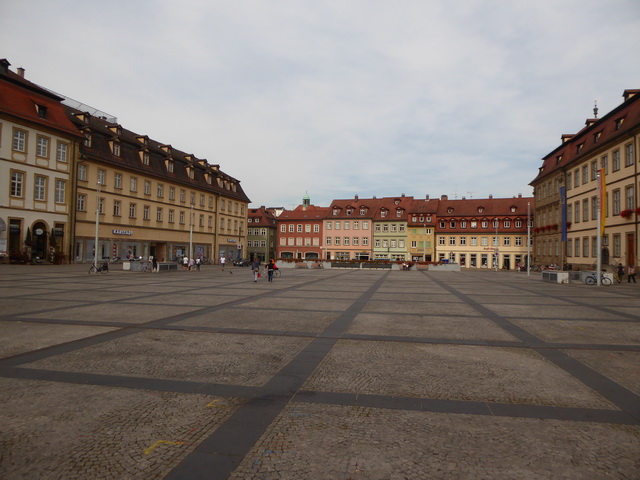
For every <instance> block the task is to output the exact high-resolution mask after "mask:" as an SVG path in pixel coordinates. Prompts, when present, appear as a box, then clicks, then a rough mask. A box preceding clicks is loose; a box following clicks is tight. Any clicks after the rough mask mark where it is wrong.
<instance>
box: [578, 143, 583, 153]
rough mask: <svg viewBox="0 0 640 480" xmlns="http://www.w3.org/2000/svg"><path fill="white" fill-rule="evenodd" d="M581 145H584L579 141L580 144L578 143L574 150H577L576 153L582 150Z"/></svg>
mask: <svg viewBox="0 0 640 480" xmlns="http://www.w3.org/2000/svg"><path fill="white" fill-rule="evenodd" d="M582 147H584V143H581V144H579V145H578V146H577V147H576V152H577V153H580V152H582Z"/></svg>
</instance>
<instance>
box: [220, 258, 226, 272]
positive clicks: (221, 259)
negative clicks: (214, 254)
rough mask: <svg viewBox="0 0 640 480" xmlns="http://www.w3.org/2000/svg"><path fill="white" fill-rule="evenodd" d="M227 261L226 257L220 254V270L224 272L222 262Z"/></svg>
mask: <svg viewBox="0 0 640 480" xmlns="http://www.w3.org/2000/svg"><path fill="white" fill-rule="evenodd" d="M225 263H227V259H226V258H224V255H221V256H220V265H222V271H223V272H224V264H225Z"/></svg>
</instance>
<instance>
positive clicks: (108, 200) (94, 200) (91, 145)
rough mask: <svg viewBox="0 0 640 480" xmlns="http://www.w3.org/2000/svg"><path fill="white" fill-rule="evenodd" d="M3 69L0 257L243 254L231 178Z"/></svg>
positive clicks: (242, 199)
mask: <svg viewBox="0 0 640 480" xmlns="http://www.w3.org/2000/svg"><path fill="white" fill-rule="evenodd" d="M9 65H10V64H9V62H8V61H7V60H6V59H2V60H0V179H1V181H2V182H3V183H4V187H3V188H1V189H0V256H2V257H4V258H6V257H13V258H15V259H16V260H22V261H24V259H25V256H28V257H31V258H33V257H40V258H43V259H44V258H46V259H55V260H57V261H68V262H89V261H92V259H93V258H94V255H96V253H97V257H98V258H99V259H111V258H123V259H124V258H126V257H135V258H140V257H142V258H147V257H148V256H150V255H152V256H155V257H156V258H158V259H160V260H161V261H162V260H171V259H174V258H177V257H180V256H183V255H189V254H190V255H192V256H193V257H203V258H204V257H207V258H218V257H219V256H221V255H224V256H226V257H229V258H232V259H235V258H239V257H242V256H243V255H244V253H245V252H244V248H245V245H246V223H245V222H246V218H247V209H248V204H249V199H248V197H247V196H246V194H245V193H244V191H243V189H242V187H241V186H240V182H239V181H238V180H237V179H235V178H232V177H231V176H229V175H227V174H225V173H224V172H222V171H221V170H220V167H219V166H218V165H211V164H209V163H208V162H207V161H206V160H204V159H199V158H196V157H195V156H194V155H192V154H187V153H185V152H182V151H180V150H177V149H175V148H173V147H172V146H171V145H168V144H163V143H161V142H157V141H154V140H152V139H150V138H149V137H148V136H146V135H140V134H137V133H134V132H132V131H129V130H126V129H124V128H123V127H122V126H121V125H119V124H118V123H117V120H116V119H115V118H113V117H109V116H108V115H106V114H104V113H102V112H96V111H93V114H90V113H89V112H88V111H87V110H88V108H84V107H85V106H82V105H78V104H76V105H74V106H70V105H69V101H67V100H66V99H65V98H63V97H61V96H59V95H56V94H53V93H52V92H50V91H48V90H47V89H45V88H42V87H40V86H38V85H35V84H33V83H32V82H29V81H28V80H26V79H25V78H24V70H23V69H18V71H17V72H13V71H11V70H10V69H9ZM96 239H97V244H96ZM96 249H97V252H96ZM190 249H191V251H189V250H190Z"/></svg>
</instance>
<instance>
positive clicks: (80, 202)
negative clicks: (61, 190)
mask: <svg viewBox="0 0 640 480" xmlns="http://www.w3.org/2000/svg"><path fill="white" fill-rule="evenodd" d="M76 208H77V209H78V211H80V212H84V211H86V208H87V196H86V195H85V194H84V193H79V194H78V198H77V202H76Z"/></svg>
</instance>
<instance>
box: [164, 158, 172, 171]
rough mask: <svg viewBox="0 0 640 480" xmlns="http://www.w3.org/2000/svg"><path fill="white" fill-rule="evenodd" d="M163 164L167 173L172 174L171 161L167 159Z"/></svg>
mask: <svg viewBox="0 0 640 480" xmlns="http://www.w3.org/2000/svg"><path fill="white" fill-rule="evenodd" d="M164 164H165V166H166V167H167V172H169V173H173V160H171V159H167V160H165V161H164Z"/></svg>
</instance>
